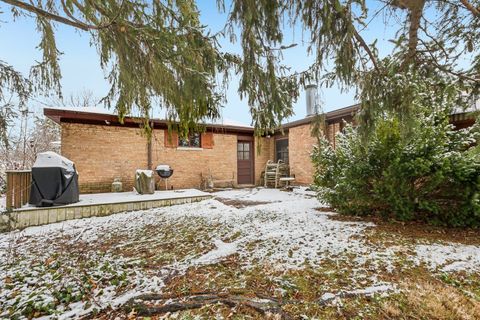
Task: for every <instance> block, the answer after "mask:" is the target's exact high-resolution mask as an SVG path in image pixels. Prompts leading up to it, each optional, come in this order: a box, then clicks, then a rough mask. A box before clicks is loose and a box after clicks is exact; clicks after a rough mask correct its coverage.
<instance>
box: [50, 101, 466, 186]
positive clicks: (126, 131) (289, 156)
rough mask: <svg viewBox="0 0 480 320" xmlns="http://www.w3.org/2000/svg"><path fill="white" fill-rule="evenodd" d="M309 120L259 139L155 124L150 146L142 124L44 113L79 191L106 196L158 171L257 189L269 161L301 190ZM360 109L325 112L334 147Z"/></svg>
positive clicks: (88, 113) (458, 120) (179, 180)
mask: <svg viewBox="0 0 480 320" xmlns="http://www.w3.org/2000/svg"><path fill="white" fill-rule="evenodd" d="M308 97H309V96H308V95H307V117H305V118H304V119H301V120H298V121H294V122H290V123H287V124H285V125H283V127H282V128H281V130H280V129H279V130H278V132H277V133H276V134H274V135H271V136H265V137H260V138H259V137H255V136H254V130H253V128H252V127H250V126H246V125H241V124H237V123H231V122H221V123H217V124H207V125H206V131H205V132H204V133H201V134H193V135H192V136H190V137H189V139H186V140H183V139H179V137H178V135H177V134H176V133H175V132H171V133H169V132H168V128H167V122H166V121H164V120H160V119H153V120H151V124H152V126H153V133H152V139H151V142H150V143H148V139H147V138H146V136H145V135H144V134H143V130H142V129H141V128H140V124H141V122H142V119H140V118H136V117H127V118H125V119H124V123H123V124H121V123H120V122H119V120H118V118H117V116H115V115H112V114H106V113H101V112H98V111H92V110H91V109H88V108H87V109H77V110H72V109H68V110H67V109H52V108H45V109H44V114H45V116H46V117H48V118H50V119H51V120H53V121H55V122H56V123H58V124H59V125H60V126H61V154H62V155H63V156H65V157H67V158H69V159H70V160H72V161H74V162H75V165H76V168H77V170H78V172H79V185H80V192H82V193H92V192H108V191H110V189H111V184H112V182H113V181H114V179H115V178H120V180H121V181H122V183H123V186H124V190H131V189H132V187H133V184H134V173H135V170H136V169H148V168H150V169H154V168H155V167H156V166H157V165H159V164H167V165H170V166H171V167H172V168H173V169H174V174H173V176H172V177H171V178H170V179H169V186H170V187H173V188H175V189H178V188H199V187H200V186H201V184H202V177H207V176H213V177H214V178H215V179H216V180H223V181H233V183H234V184H235V185H259V184H260V181H261V180H262V177H261V173H262V172H263V171H264V169H265V164H266V162H267V161H268V160H274V161H278V160H280V159H281V160H283V161H284V162H285V163H288V164H289V167H290V175H291V176H294V177H295V183H297V184H310V183H312V179H313V172H314V168H313V166H312V163H311V161H310V153H311V150H312V146H313V145H314V144H315V143H316V138H315V137H312V135H311V126H312V122H313V120H314V119H315V117H314V114H315V113H314V110H313V108H312V106H311V103H308ZM358 107H359V105H352V106H349V107H346V108H342V109H338V110H334V111H331V112H327V113H326V114H325V120H326V125H327V126H326V136H327V138H328V139H329V141H330V142H331V143H332V145H333V146H335V143H336V141H335V135H336V133H337V132H339V131H340V130H342V128H343V125H344V121H346V122H351V121H352V120H353V116H354V114H355V112H357V111H358ZM452 121H453V122H454V123H455V124H456V125H457V126H458V127H466V126H468V125H471V124H473V122H474V121H475V120H474V118H472V117H470V116H468V114H467V113H458V114H455V115H453V116H452Z"/></svg>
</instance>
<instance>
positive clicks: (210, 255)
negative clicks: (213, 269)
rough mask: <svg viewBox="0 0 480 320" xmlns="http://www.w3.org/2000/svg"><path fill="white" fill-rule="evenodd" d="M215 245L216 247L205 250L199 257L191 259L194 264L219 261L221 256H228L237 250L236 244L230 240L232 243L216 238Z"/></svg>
mask: <svg viewBox="0 0 480 320" xmlns="http://www.w3.org/2000/svg"><path fill="white" fill-rule="evenodd" d="M214 244H215V246H216V247H217V248H216V249H214V250H212V251H209V252H207V253H206V254H204V255H203V256H200V257H199V258H197V259H195V260H194V261H193V264H194V265H202V264H213V263H216V262H219V261H220V260H221V259H222V258H225V257H228V256H230V255H232V254H234V253H235V252H237V244H236V243H234V242H232V243H226V242H223V241H222V240H219V239H216V240H215V241H214Z"/></svg>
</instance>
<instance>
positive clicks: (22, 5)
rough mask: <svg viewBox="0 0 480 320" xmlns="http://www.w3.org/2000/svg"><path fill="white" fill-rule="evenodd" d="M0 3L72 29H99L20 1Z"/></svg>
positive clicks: (13, 0) (10, 0) (5, 0)
mask: <svg viewBox="0 0 480 320" xmlns="http://www.w3.org/2000/svg"><path fill="white" fill-rule="evenodd" d="M0 1H2V2H5V3H7V4H9V5H11V6H14V7H17V8H20V9H23V10H26V11H29V12H32V13H35V14H37V15H39V16H42V17H44V18H46V19H49V20H53V21H56V22H59V23H62V24H66V25H69V26H71V27H74V28H77V29H81V30H83V31H89V30H91V29H97V27H96V26H92V25H87V24H85V23H82V22H77V21H72V20H70V19H67V18H65V17H62V16H60V15H57V14H53V13H51V12H48V11H46V10H43V9H41V8H38V7H36V6H34V5H31V4H28V3H25V2H22V1H18V0H0Z"/></svg>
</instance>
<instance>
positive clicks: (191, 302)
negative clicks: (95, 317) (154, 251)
mask: <svg viewBox="0 0 480 320" xmlns="http://www.w3.org/2000/svg"><path fill="white" fill-rule="evenodd" d="M153 301H155V302H154V303H152V302H153ZM212 304H223V305H226V306H228V307H231V308H233V307H237V306H245V307H249V308H251V309H253V310H255V311H256V312H258V313H260V314H261V315H263V316H268V315H272V316H276V318H277V319H290V316H288V315H287V314H286V313H285V312H284V311H283V310H282V308H281V307H282V304H281V303H280V302H278V301H277V300H275V299H272V298H264V297H262V298H251V297H245V296H240V295H230V294H211V293H201V294H195V295H191V296H184V297H178V298H172V297H171V296H165V295H161V294H145V295H141V296H138V297H135V298H132V299H131V300H129V301H128V302H127V304H126V305H125V308H126V310H127V311H129V312H130V311H132V310H134V311H135V312H136V314H137V315H138V316H153V315H159V314H165V313H168V312H178V311H185V310H193V309H199V308H201V307H204V306H206V305H212Z"/></svg>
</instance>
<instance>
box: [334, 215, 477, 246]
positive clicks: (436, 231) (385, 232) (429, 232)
mask: <svg viewBox="0 0 480 320" xmlns="http://www.w3.org/2000/svg"><path fill="white" fill-rule="evenodd" d="M329 219H332V220H337V221H348V222H372V223H375V225H376V226H374V227H370V228H369V229H368V230H369V231H370V232H368V231H367V236H368V237H369V238H370V239H375V238H376V239H377V240H379V241H382V242H383V240H386V239H389V238H390V239H393V238H394V237H392V235H397V236H402V237H403V238H405V239H406V240H414V241H417V240H428V241H445V242H456V243H462V244H471V245H480V230H478V229H468V228H446V227H437V226H432V225H428V224H425V223H423V222H417V221H408V222H402V221H389V220H385V219H383V218H381V217H373V216H369V217H358V216H348V215H340V214H339V215H332V216H329Z"/></svg>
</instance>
